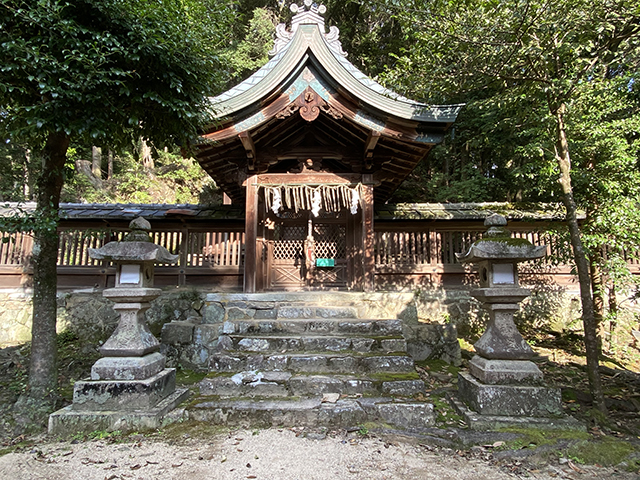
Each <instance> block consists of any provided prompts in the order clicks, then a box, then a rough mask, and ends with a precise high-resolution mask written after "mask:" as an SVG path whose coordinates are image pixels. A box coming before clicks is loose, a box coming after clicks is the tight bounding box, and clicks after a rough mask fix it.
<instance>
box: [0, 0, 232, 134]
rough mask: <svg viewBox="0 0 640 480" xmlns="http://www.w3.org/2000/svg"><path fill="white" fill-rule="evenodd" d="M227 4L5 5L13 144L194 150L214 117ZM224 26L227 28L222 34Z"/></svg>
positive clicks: (6, 100)
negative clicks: (171, 145)
mask: <svg viewBox="0 0 640 480" xmlns="http://www.w3.org/2000/svg"><path fill="white" fill-rule="evenodd" d="M230 18H231V12H230V8H229V6H228V4H227V3H226V2H215V1H207V2H195V1H182V0H180V1H179V0H170V1H166V2H161V3H158V2H146V1H142V0H126V1H124V0H99V1H77V2H72V3H68V2H63V1H60V0H35V1H24V0H2V2H0V20H1V23H2V25H3V28H2V30H0V44H2V47H3V48H2V49H1V50H0V65H2V69H1V74H0V106H2V108H3V111H4V115H5V119H6V124H7V130H8V131H9V132H11V135H12V137H16V138H23V139H29V140H31V141H33V140H34V139H38V138H39V139H41V140H44V137H45V136H46V135H47V134H48V133H49V132H64V133H65V134H66V135H67V136H69V137H73V138H75V139H79V138H85V139H105V140H109V141H110V142H112V143H113V144H116V143H120V144H122V143H126V142H128V141H129V140H130V139H131V138H132V136H135V137H138V136H140V135H142V136H143V137H145V138H150V139H156V141H157V143H158V144H162V143H163V142H167V141H175V142H182V143H184V144H185V145H186V142H188V141H189V140H190V139H192V138H193V137H194V136H195V134H196V131H197V128H198V127H199V126H200V125H201V124H202V122H203V121H207V119H206V118H203V115H206V113H207V112H208V110H207V108H206V96H207V94H208V93H209V92H210V91H211V89H212V88H213V85H214V82H215V80H216V76H217V72H218V70H219V69H220V65H219V64H218V63H217V56H216V55H215V53H216V51H215V49H214V48H215V47H217V46H218V45H217V44H218V43H219V42H220V41H221V40H222V39H223V38H224V26H225V25H226V23H227V22H228V21H229V19H230ZM220 27H222V28H220Z"/></svg>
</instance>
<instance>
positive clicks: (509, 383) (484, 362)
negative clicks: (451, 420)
mask: <svg viewBox="0 0 640 480" xmlns="http://www.w3.org/2000/svg"><path fill="white" fill-rule="evenodd" d="M469 370H470V372H471V373H466V372H463V373H459V374H458V397H457V398H451V401H452V403H453V404H454V407H455V408H456V410H457V411H458V413H459V414H460V415H461V416H462V417H463V418H464V419H465V421H466V422H467V424H468V425H469V426H470V427H471V428H472V429H476V430H489V429H495V428H500V427H507V426H514V425H522V426H531V427H533V426H535V427H538V428H572V429H581V430H584V428H585V427H584V425H583V424H582V423H581V422H578V421H577V420H575V419H574V418H572V417H569V416H566V415H564V413H563V410H562V395H561V392H560V389H559V388H550V387H548V386H545V385H544V384H543V382H542V372H540V369H538V367H537V365H536V364H535V363H533V362H531V361H529V360H490V359H486V358H483V357H481V356H479V355H476V356H475V357H474V358H473V359H472V360H471V362H470V364H469Z"/></svg>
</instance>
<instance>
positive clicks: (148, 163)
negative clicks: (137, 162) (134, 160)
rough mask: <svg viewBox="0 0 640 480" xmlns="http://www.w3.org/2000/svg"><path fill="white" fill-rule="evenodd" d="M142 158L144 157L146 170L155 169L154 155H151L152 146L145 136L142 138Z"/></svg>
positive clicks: (143, 162)
mask: <svg viewBox="0 0 640 480" xmlns="http://www.w3.org/2000/svg"><path fill="white" fill-rule="evenodd" d="M140 158H141V159H142V168H144V170H145V171H149V170H153V168H154V166H155V165H154V164H153V157H152V156H151V147H150V146H149V145H148V144H147V142H146V140H145V139H144V138H140Z"/></svg>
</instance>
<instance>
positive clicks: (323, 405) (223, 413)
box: [188, 305, 433, 429]
mask: <svg viewBox="0 0 640 480" xmlns="http://www.w3.org/2000/svg"><path fill="white" fill-rule="evenodd" d="M272 312H273V313H271V312H270V313H269V315H270V316H272V317H274V318H260V319H255V318H254V319H228V318H227V320H226V321H225V322H224V323H223V324H222V326H221V332H220V333H221V334H220V336H219V337H218V341H217V346H216V351H215V353H213V354H212V355H210V357H209V368H210V371H211V373H210V375H208V376H207V377H206V378H205V379H204V380H202V381H201V382H200V384H199V389H200V395H201V397H199V399H198V400H197V401H195V402H194V403H193V404H192V405H190V406H189V407H188V414H189V417H190V418H192V419H195V420H199V421H208V422H213V423H224V424H239V425H242V426H271V425H285V426H293V425H306V426H319V425H323V426H353V425H358V424H361V423H364V422H367V421H382V422H384V423H389V424H394V425H399V426H402V427H404V428H412V429H415V428H424V427H427V426H430V425H432V424H433V406H432V405H431V404H427V403H424V402H419V401H417V400H415V399H414V398H413V397H414V396H415V395H417V394H419V393H420V392H423V391H424V383H423V382H422V380H420V379H419V377H418V375H417V373H416V371H415V366H414V362H413V360H412V358H411V357H410V356H409V355H408V354H407V345H406V341H405V340H404V338H403V336H402V322H401V321H400V320H395V319H394V320H389V319H386V320H385V319H381V320H378V319H359V318H357V310H356V309H355V308H351V307H343V306H339V307H326V306H323V307H313V306H310V305H304V306H282V307H280V308H276V309H274V310H273V311H272Z"/></svg>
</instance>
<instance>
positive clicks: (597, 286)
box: [589, 251, 604, 350]
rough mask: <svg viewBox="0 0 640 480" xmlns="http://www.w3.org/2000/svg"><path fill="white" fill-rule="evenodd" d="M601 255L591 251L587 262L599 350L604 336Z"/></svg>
mask: <svg viewBox="0 0 640 480" xmlns="http://www.w3.org/2000/svg"><path fill="white" fill-rule="evenodd" d="M601 261H602V255H600V252H597V251H596V252H593V254H592V255H591V257H590V259H589V262H590V264H591V290H592V294H593V320H594V322H596V331H597V332H598V340H599V343H600V350H602V339H603V338H604V279H603V274H602V269H601V268H600V262H601Z"/></svg>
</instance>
